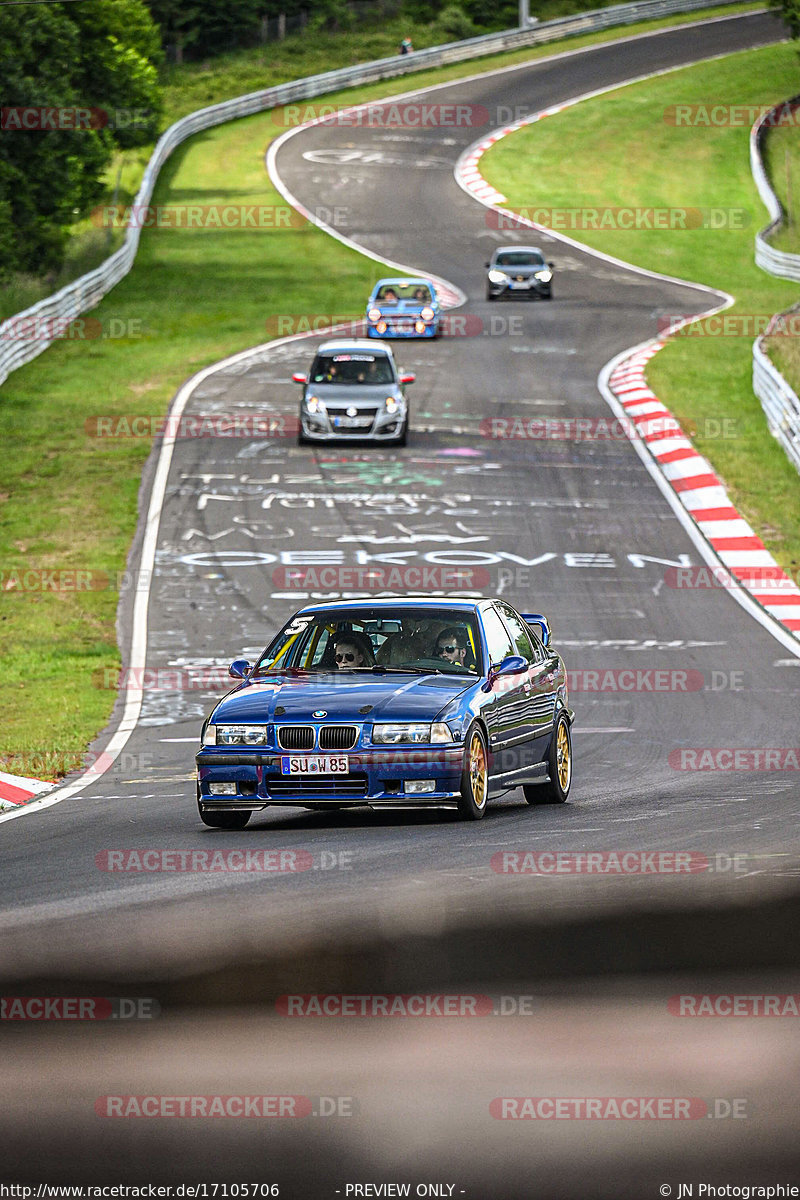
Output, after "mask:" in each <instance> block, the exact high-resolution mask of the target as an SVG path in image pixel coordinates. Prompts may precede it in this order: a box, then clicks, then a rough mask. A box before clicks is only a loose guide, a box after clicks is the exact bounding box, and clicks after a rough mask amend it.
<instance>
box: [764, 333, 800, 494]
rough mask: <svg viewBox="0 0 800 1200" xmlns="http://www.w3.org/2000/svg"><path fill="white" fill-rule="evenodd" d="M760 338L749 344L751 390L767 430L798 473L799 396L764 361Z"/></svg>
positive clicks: (799, 438) (776, 370) (773, 367)
mask: <svg viewBox="0 0 800 1200" xmlns="http://www.w3.org/2000/svg"><path fill="white" fill-rule="evenodd" d="M760 343H761V338H759V339H758V341H756V342H754V343H753V391H754V392H755V394H756V395H757V396H758V398H759V400H760V401H761V407H762V408H763V409H764V412H765V413H766V417H767V425H768V426H769V431H770V433H771V434H773V436H774V437H776V438H777V439H778V441H779V442H780V443H781V445H782V446H783V448H784V450H785V451H786V453H787V455H788V456H789V458H790V459H791V461H792V462H793V463H794V465H795V466H796V467H797V470H798V471H800V397H798V396H797V394H796V393H795V392H793V391H792V389H791V388H790V387H789V384H788V383H787V382H786V380H785V379H784V378H783V376H782V375H781V373H780V371H779V370H778V368H777V367H776V366H775V364H774V363H773V362H772V361H771V360H770V359H769V358H767V355H766V354H765V352H764V350H763V349H762V347H761V345H760Z"/></svg>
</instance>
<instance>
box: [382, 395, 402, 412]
mask: <svg viewBox="0 0 800 1200" xmlns="http://www.w3.org/2000/svg"><path fill="white" fill-rule="evenodd" d="M385 403H386V411H387V412H388V413H395V412H397V409H398V408H399V405H398V403H397V397H396V396H387V397H386V401H385Z"/></svg>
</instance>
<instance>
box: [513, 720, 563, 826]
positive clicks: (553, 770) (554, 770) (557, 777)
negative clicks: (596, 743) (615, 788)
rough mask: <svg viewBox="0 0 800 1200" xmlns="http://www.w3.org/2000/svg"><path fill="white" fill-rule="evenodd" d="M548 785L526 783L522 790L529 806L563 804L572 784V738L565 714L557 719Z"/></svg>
mask: <svg viewBox="0 0 800 1200" xmlns="http://www.w3.org/2000/svg"><path fill="white" fill-rule="evenodd" d="M547 770H548V774H549V776H550V778H549V779H548V781H547V783H526V784H523V787H522V790H523V792H524V793H525V799H526V800H527V801H528V804H563V803H564V801H565V800H566V798H567V796H568V795H569V789H570V786H571V784H572V736H571V734H570V730H569V721H568V720H567V718H566V716H565V715H564V713H563V712H562V713H559V714H558V716H557V718H556V723H555V727H554V729H553V736H552V738H551V740H550V753H549V754H548V756H547Z"/></svg>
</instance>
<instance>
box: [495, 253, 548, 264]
mask: <svg viewBox="0 0 800 1200" xmlns="http://www.w3.org/2000/svg"><path fill="white" fill-rule="evenodd" d="M494 262H495V266H496V267H543V266H544V259H543V258H542V256H541V254H535V253H531V251H530V250H504V251H503V253H502V254H498V255H497V258H496V259H495V260H494Z"/></svg>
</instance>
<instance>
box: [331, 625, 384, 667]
mask: <svg viewBox="0 0 800 1200" xmlns="http://www.w3.org/2000/svg"><path fill="white" fill-rule="evenodd" d="M333 658H334V662H335V663H336V670H337V671H354V670H356V669H357V668H358V667H371V666H373V665H374V662H375V656H374V654H373V653H372V645H371V643H370V641H369V638H368V637H367V636H366V634H363V633H343V634H342V636H341V637H340V638H339V639H338V640H337V642H336V647H335V650H334V655H333Z"/></svg>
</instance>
